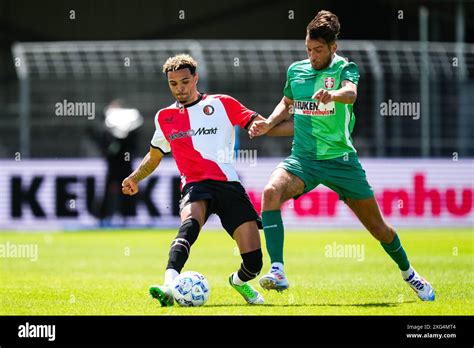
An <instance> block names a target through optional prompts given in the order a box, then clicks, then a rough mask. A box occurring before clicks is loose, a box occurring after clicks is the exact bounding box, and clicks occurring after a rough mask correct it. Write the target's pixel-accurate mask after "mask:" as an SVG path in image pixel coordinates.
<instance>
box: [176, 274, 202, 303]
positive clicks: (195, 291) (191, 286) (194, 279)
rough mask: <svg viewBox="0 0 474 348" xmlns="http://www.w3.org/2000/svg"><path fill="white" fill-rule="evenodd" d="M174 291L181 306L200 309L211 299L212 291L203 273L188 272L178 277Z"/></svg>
mask: <svg viewBox="0 0 474 348" xmlns="http://www.w3.org/2000/svg"><path fill="white" fill-rule="evenodd" d="M172 290H173V297H174V299H175V301H176V302H177V303H178V304H179V305H180V306H183V307H198V306H202V305H203V304H205V303H206V301H207V300H208V299H209V293H210V290H211V289H210V288H209V284H208V283H207V280H206V278H204V276H203V275H202V274H201V273H198V272H193V271H188V272H184V273H181V274H180V275H178V276H177V277H176V279H175V280H174V282H173V285H172Z"/></svg>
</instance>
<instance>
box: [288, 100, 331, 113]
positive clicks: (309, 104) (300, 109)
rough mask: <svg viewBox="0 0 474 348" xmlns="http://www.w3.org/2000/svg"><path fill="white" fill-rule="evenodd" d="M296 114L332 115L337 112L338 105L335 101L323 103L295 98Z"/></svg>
mask: <svg viewBox="0 0 474 348" xmlns="http://www.w3.org/2000/svg"><path fill="white" fill-rule="evenodd" d="M293 107H294V111H295V114H299V115H308V116H332V115H335V114H336V106H335V104H334V102H330V103H327V104H321V103H319V105H318V103H317V102H313V101H300V100H295V102H294V104H293Z"/></svg>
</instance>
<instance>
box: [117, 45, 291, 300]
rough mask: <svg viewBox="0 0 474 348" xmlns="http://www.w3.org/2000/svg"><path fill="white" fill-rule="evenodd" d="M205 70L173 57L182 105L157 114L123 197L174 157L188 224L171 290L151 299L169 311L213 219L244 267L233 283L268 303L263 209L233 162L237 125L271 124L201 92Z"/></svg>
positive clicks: (179, 239) (282, 131) (285, 130)
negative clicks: (261, 286)
mask: <svg viewBox="0 0 474 348" xmlns="http://www.w3.org/2000/svg"><path fill="white" fill-rule="evenodd" d="M196 67H197V64H196V62H195V61H194V59H193V58H192V57H191V56H189V55H184V54H181V55H177V56H174V57H171V58H169V59H168V60H167V61H166V63H165V64H164V66H163V72H164V73H165V74H166V76H167V78H168V84H169V87H170V90H171V93H172V94H173V96H174V97H175V99H176V102H175V103H173V104H172V105H170V106H168V107H166V108H164V109H161V110H160V111H158V113H157V114H156V116H155V126H156V131H155V134H154V135H153V139H152V140H151V146H150V151H149V153H148V154H147V155H146V156H145V158H144V159H143V161H142V162H141V164H140V166H139V167H138V168H137V169H136V170H135V171H134V172H133V173H132V174H130V175H129V176H128V177H127V178H126V179H125V180H124V181H123V183H122V192H123V193H124V194H129V195H133V194H136V193H137V192H138V182H140V181H141V180H143V179H144V178H146V177H147V176H148V175H150V174H151V173H152V172H153V171H154V170H155V169H156V168H157V166H158V165H159V163H160V161H161V159H162V158H163V156H164V155H166V154H169V153H172V155H173V157H174V158H175V160H176V164H177V167H178V169H179V171H180V174H181V200H180V217H181V226H180V228H179V232H178V235H177V236H176V238H175V239H174V240H173V242H172V244H171V248H170V252H169V258H168V264H167V267H166V271H165V281H164V285H153V286H151V287H150V294H151V295H152V296H153V297H154V298H156V299H157V300H158V301H159V302H160V304H161V305H162V306H171V305H173V304H174V300H173V295H172V290H171V284H172V283H173V281H174V279H175V278H176V277H177V276H178V274H179V273H180V272H181V270H182V268H183V267H184V264H185V262H186V260H187V259H188V257H189V252H190V249H191V246H192V245H193V243H194V242H195V241H196V239H197V237H198V234H199V231H200V230H201V228H202V226H203V225H204V224H205V222H206V220H207V218H208V217H209V216H210V215H211V214H217V215H218V216H219V218H220V220H221V223H222V226H223V227H224V229H225V230H226V231H227V233H229V235H230V236H231V237H232V238H233V239H235V241H236V242H237V246H238V248H239V251H240V254H241V257H242V263H241V265H240V268H239V269H238V270H237V271H236V272H234V273H232V274H231V275H230V277H229V283H230V285H231V286H232V287H233V288H234V289H235V290H237V292H239V294H240V295H242V297H243V298H244V299H245V300H246V301H247V302H248V303H250V304H262V303H264V299H263V297H262V296H261V295H260V293H259V292H258V291H257V290H255V288H253V287H252V286H251V285H250V284H249V283H248V282H249V281H250V280H252V279H254V278H255V277H256V276H257V275H258V274H259V273H260V270H261V268H262V251H261V246H260V234H259V231H258V223H260V218H259V216H258V214H257V212H256V211H255V208H254V207H253V205H252V203H251V202H250V199H249V197H248V195H247V193H246V192H245V189H244V188H243V187H242V185H241V184H240V181H239V178H238V175H237V173H236V171H235V169H234V168H233V166H232V163H231V162H232V159H231V158H229V159H228V158H225V160H224V161H222V158H223V157H226V156H222V154H227V153H229V150H230V151H231V152H232V153H233V149H234V134H235V132H234V127H235V126H240V127H242V128H246V129H247V128H248V127H249V126H250V124H251V123H252V122H253V121H254V120H256V119H257V120H264V118H263V117H262V116H260V115H259V114H258V113H256V112H254V111H252V110H249V109H247V108H246V107H245V106H243V105H242V104H241V103H240V102H238V101H237V100H236V99H234V98H232V97H230V96H228V95H222V94H217V95H206V94H201V93H199V92H198V90H197V83H198V74H197V73H196ZM292 127H293V124H292V123H291V122H288V123H283V124H281V125H280V126H279V127H275V128H274V129H273V130H272V132H271V134H269V135H274V136H279V135H287V134H290V133H292Z"/></svg>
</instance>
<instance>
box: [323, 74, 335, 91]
mask: <svg viewBox="0 0 474 348" xmlns="http://www.w3.org/2000/svg"><path fill="white" fill-rule="evenodd" d="M324 88H326V89H332V88H334V77H326V78H325V79H324Z"/></svg>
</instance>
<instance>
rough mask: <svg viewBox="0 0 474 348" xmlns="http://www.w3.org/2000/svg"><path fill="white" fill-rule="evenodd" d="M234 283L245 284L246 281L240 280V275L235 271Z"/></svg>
mask: <svg viewBox="0 0 474 348" xmlns="http://www.w3.org/2000/svg"><path fill="white" fill-rule="evenodd" d="M232 283H234V284H235V285H244V284H245V282H244V281H242V280H240V278H239V275H238V274H237V272H234V274H233V276H232Z"/></svg>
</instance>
